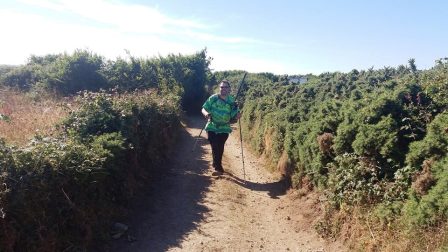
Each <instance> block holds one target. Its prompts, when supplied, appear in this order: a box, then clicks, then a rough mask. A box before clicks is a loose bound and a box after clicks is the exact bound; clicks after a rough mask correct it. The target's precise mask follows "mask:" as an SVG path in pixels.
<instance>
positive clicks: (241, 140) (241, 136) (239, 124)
mask: <svg viewBox="0 0 448 252" xmlns="http://www.w3.org/2000/svg"><path fill="white" fill-rule="evenodd" d="M238 127H239V128H240V143H241V159H242V160H243V176H244V180H246V169H244V152H243V134H242V131H241V121H240V119H238Z"/></svg>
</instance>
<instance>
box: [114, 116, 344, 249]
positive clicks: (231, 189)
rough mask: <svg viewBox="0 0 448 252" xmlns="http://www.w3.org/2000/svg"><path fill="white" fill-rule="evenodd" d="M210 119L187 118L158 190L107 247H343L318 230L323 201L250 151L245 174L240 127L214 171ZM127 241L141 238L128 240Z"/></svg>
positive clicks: (156, 186)
mask: <svg viewBox="0 0 448 252" xmlns="http://www.w3.org/2000/svg"><path fill="white" fill-rule="evenodd" d="M203 123H204V121H203V120H202V119H201V118H189V119H188V122H187V125H186V127H185V130H184V131H183V133H182V136H181V138H180V142H179V144H178V147H179V148H178V149H177V150H175V152H174V157H175V158H174V159H173V160H171V162H170V164H169V167H168V168H167V170H166V172H164V173H163V174H162V175H160V176H159V177H157V178H156V179H155V180H154V182H153V183H152V184H151V187H152V189H151V190H149V191H153V192H154V193H150V194H148V195H146V196H145V197H143V198H142V199H141V200H140V201H139V203H138V205H136V206H135V208H136V211H135V215H134V216H133V218H132V219H131V220H128V221H127V222H126V224H128V225H129V232H128V235H125V236H123V237H122V238H120V240H117V241H114V242H113V243H111V244H110V247H109V249H108V250H109V251H133V252H138V251H345V250H346V249H345V248H344V247H343V246H342V245H341V244H339V243H327V242H325V241H324V240H322V239H320V238H319V237H318V236H317V234H316V233H315V232H314V230H313V228H312V225H313V223H314V222H315V218H317V217H318V216H319V214H320V213H319V211H320V207H319V206H320V204H319V201H318V199H317V197H316V196H315V195H309V196H305V197H302V198H299V197H297V196H296V194H295V193H294V192H292V191H287V188H286V187H285V184H284V183H283V182H282V181H280V180H279V176H276V175H275V174H270V173H268V172H267V171H265V169H264V168H263V162H262V160H259V159H258V158H256V157H254V156H253V155H251V154H250V153H249V152H248V151H247V149H246V148H245V149H244V150H245V153H244V160H245V173H246V174H245V179H244V174H243V169H242V167H243V165H242V160H241V147H240V142H239V132H238V130H235V131H234V132H233V133H232V134H231V137H230V138H229V140H228V141H227V143H226V147H225V152H224V162H223V166H224V169H225V170H226V171H227V172H226V174H224V175H223V176H221V177H218V178H217V177H214V176H211V174H212V171H211V168H210V158H211V155H210V151H211V150H210V147H209V145H208V142H207V141H206V140H205V136H206V134H204V133H205V132H203V136H202V139H201V140H200V141H199V142H198V144H197V146H196V148H195V150H194V151H192V149H193V146H194V142H195V138H196V137H197V135H198V134H199V132H200V128H201V127H202V126H203ZM127 238H135V239H136V241H133V242H130V241H128V239H127Z"/></svg>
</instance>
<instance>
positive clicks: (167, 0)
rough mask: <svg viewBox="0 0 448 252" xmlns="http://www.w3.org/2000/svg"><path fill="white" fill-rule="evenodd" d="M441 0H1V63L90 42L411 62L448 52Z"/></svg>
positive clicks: (343, 61) (322, 68)
mask: <svg viewBox="0 0 448 252" xmlns="http://www.w3.org/2000/svg"><path fill="white" fill-rule="evenodd" d="M447 27H448V1H444V0H426V1H422V0H408V1H405V0H376V1H362V0H357V1H355V0H340V1H323V0H308V1H302V0H295V1H294V0H283V1H260V0H227V1H212V0H207V1H206V0H190V1H180V0H163V1H162V0H158V1H157V0H146V1H144V0H114V1H105V0H76V1H73V0H16V1H14V0H13V1H5V0H0V31H1V33H2V36H1V39H0V64H23V63H25V62H26V61H27V59H28V57H29V56H30V55H32V54H33V55H46V54H50V53H62V52H68V53H71V52H73V50H75V49H77V48H80V49H89V50H91V51H93V52H95V53H98V54H100V55H102V56H105V57H106V58H108V59H115V58H116V57H125V55H126V53H125V50H128V51H130V53H131V54H132V55H133V56H136V57H153V56H158V55H161V56H165V55H167V54H169V53H174V54H178V53H181V54H191V53H194V52H197V51H199V50H202V49H204V48H207V51H208V55H209V56H210V57H212V58H213V61H212V65H211V68H212V69H214V70H234V69H240V70H246V71H249V72H272V73H275V74H308V73H313V74H319V73H322V72H333V71H341V72H348V71H350V70H352V69H358V70H361V69H368V68H370V67H374V68H375V69H379V68H383V67H385V66H392V67H396V66H398V65H400V64H407V61H408V60H409V59H410V58H415V60H416V64H417V67H418V68H419V69H427V68H430V67H432V66H433V65H434V61H435V60H437V59H439V58H443V57H448V29H447Z"/></svg>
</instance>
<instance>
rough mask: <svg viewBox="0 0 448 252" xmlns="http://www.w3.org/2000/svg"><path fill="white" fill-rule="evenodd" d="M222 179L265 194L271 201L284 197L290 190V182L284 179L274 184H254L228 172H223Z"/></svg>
mask: <svg viewBox="0 0 448 252" xmlns="http://www.w3.org/2000/svg"><path fill="white" fill-rule="evenodd" d="M223 178H224V179H226V180H229V181H231V182H233V183H235V184H237V185H239V186H241V187H244V188H247V189H249V190H251V191H257V192H266V193H267V194H268V195H269V197H271V198H273V199H278V198H279V196H282V195H285V194H286V191H287V190H288V189H289V188H290V182H289V180H288V179H286V178H284V179H280V180H279V181H275V182H268V183H255V182H251V181H247V180H244V179H241V178H239V177H237V176H235V175H233V174H231V173H229V172H224V175H223Z"/></svg>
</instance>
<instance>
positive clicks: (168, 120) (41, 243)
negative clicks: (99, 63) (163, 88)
mask: <svg viewBox="0 0 448 252" xmlns="http://www.w3.org/2000/svg"><path fill="white" fill-rule="evenodd" d="M157 96H158V95H157V94H156V93H155V92H154V93H150V92H146V93H134V94H125V95H120V96H118V95H110V94H106V93H87V92H86V93H84V94H83V95H82V96H81V98H80V101H79V103H80V107H79V109H78V110H76V111H73V112H72V113H71V114H70V116H69V118H67V120H66V121H65V123H64V124H63V125H62V127H64V132H66V133H65V134H63V135H61V136H59V137H56V138H43V137H40V138H39V137H38V138H36V139H35V140H34V141H33V142H32V143H30V145H29V146H26V147H23V148H17V147H11V146H7V145H6V144H5V143H4V142H3V141H2V142H0V165H1V166H0V169H1V170H0V174H1V175H0V184H1V185H2V187H1V188H0V204H1V208H0V209H1V213H0V214H1V217H2V218H0V229H1V232H2V235H0V250H1V251H63V250H65V249H71V250H84V249H86V248H92V246H93V245H94V241H99V240H101V239H104V238H106V237H107V233H108V231H109V227H110V225H111V222H113V221H114V220H115V221H116V219H117V218H118V217H122V216H124V214H125V213H126V211H125V210H126V206H127V203H128V201H129V200H130V199H131V198H132V196H133V195H135V193H137V191H138V190H139V189H140V188H141V186H142V184H143V183H144V182H145V178H148V177H150V176H151V173H153V172H156V171H157V169H160V167H161V166H158V165H157V164H160V163H161V162H163V160H165V159H166V158H167V157H168V154H169V152H168V151H169V149H170V147H172V145H173V143H174V140H175V138H176V132H177V129H178V128H179V125H180V124H179V111H178V106H179V99H178V98H177V99H172V98H157ZM165 97H167V96H165Z"/></svg>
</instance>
